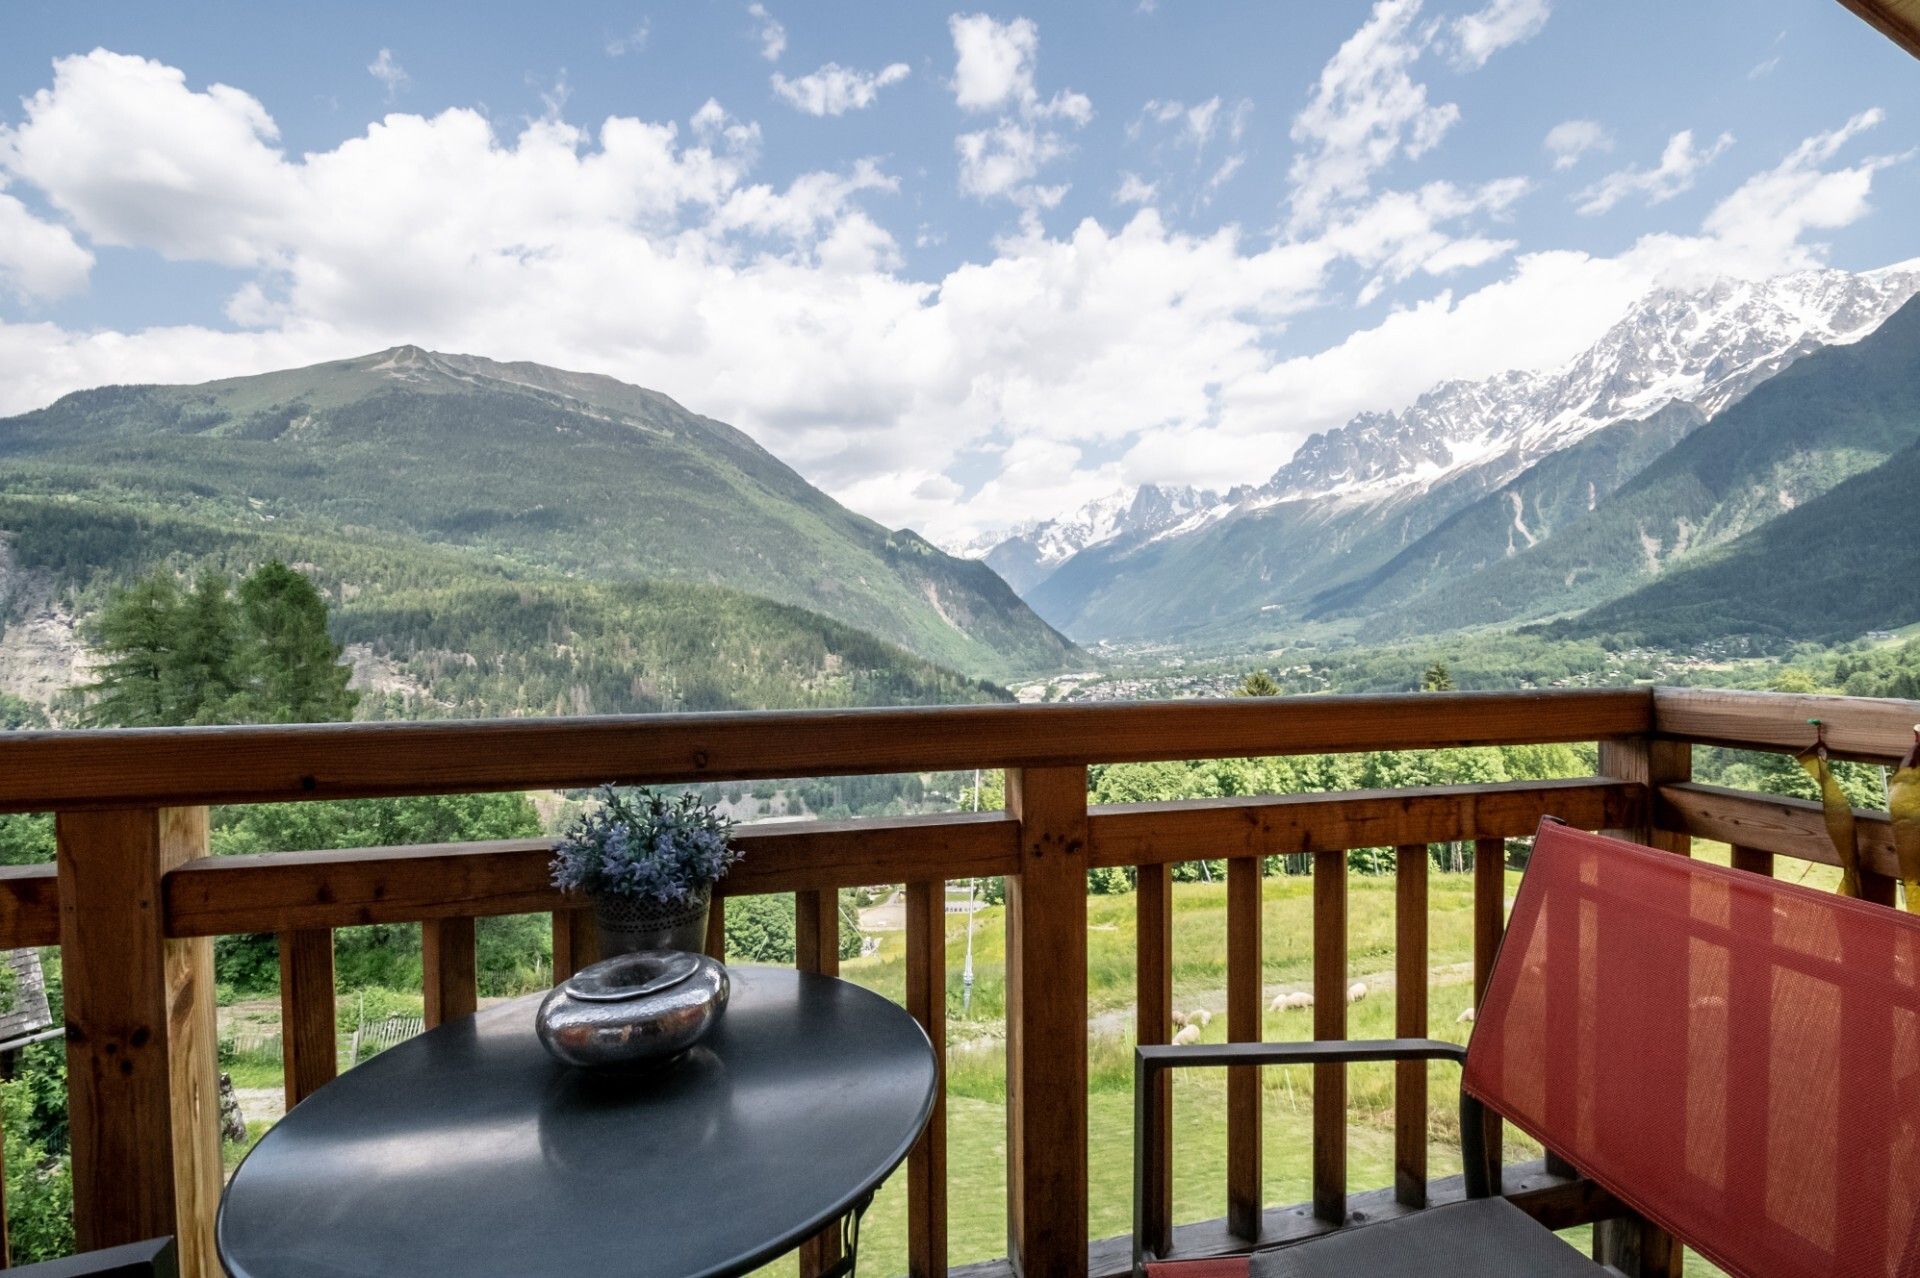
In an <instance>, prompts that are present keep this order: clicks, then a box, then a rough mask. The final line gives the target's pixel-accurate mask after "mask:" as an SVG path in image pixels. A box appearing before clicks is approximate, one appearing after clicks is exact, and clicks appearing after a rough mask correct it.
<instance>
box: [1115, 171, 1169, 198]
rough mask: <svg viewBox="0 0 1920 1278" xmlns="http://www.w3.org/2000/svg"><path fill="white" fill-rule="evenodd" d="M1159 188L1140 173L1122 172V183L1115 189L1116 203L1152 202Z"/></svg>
mask: <svg viewBox="0 0 1920 1278" xmlns="http://www.w3.org/2000/svg"><path fill="white" fill-rule="evenodd" d="M1158 194H1159V188H1158V187H1157V186H1155V185H1154V184H1153V183H1151V182H1149V181H1147V180H1146V179H1145V178H1143V177H1141V176H1140V175H1139V174H1138V173H1122V174H1121V175H1120V185H1119V186H1117V187H1115V188H1114V190H1113V202H1114V203H1115V204H1151V203H1153V200H1154V197H1155V196H1156V195H1158Z"/></svg>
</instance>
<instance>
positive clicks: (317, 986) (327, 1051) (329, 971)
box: [280, 927, 340, 1109]
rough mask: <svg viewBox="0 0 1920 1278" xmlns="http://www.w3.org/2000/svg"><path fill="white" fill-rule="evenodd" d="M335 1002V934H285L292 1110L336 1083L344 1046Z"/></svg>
mask: <svg viewBox="0 0 1920 1278" xmlns="http://www.w3.org/2000/svg"><path fill="white" fill-rule="evenodd" d="M337 1023H338V1022H337V1020H336V1016H335V1011H334V1002H333V929H331V928H324V927H315V928H301V929H300V930H299V931H296V932H282V933H280V1061H281V1072H282V1074H283V1075H284V1077H285V1081H286V1089H287V1108H288V1109H292V1108H293V1107H294V1106H295V1105H298V1104H299V1103H300V1102H301V1101H303V1100H305V1099H306V1098H307V1097H309V1096H311V1095H313V1094H314V1092H316V1091H318V1090H319V1089H320V1088H321V1087H323V1086H325V1085H326V1084H327V1083H329V1082H331V1081H332V1080H333V1076H334V1074H335V1073H337V1072H338V1071H339V1069H340V1040H339V1035H338V1032H337V1030H336V1026H337Z"/></svg>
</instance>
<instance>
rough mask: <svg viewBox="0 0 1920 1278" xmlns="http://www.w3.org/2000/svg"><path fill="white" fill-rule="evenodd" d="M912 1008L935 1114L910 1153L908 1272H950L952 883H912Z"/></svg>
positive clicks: (921, 1275)
mask: <svg viewBox="0 0 1920 1278" xmlns="http://www.w3.org/2000/svg"><path fill="white" fill-rule="evenodd" d="M907 1011H908V1012H910V1013H911V1014H912V1016H913V1019H915V1020H916V1021H919V1022H920V1028H921V1029H923V1030H925V1031H926V1032H927V1038H928V1040H929V1041H930V1042H931V1043H932V1044H933V1059H934V1069H935V1072H936V1075H937V1077H938V1079H939V1082H938V1084H937V1086H936V1088H935V1090H934V1096H933V1113H932V1114H931V1115H930V1116H929V1117H928V1118H927V1128H926V1130H925V1131H924V1132H922V1133H921V1134H920V1139H919V1140H918V1141H917V1142H916V1143H915V1144H914V1147H913V1149H912V1150H911V1151H909V1153H908V1154H907V1274H908V1278H936V1276H937V1275H943V1274H945V1273H946V1272H947V885H946V882H945V880H942V879H921V880H919V881H917V882H914V883H909V884H907Z"/></svg>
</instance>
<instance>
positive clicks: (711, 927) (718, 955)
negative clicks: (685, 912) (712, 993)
mask: <svg viewBox="0 0 1920 1278" xmlns="http://www.w3.org/2000/svg"><path fill="white" fill-rule="evenodd" d="M701 949H702V950H703V951H705V953H706V955H707V957H708V958H710V959H712V960H714V962H716V963H725V962H726V961H727V900H726V898H725V897H723V896H716V897H714V898H713V899H712V900H711V901H710V902H708V904H707V942H706V944H705V945H703V946H702V947H701Z"/></svg>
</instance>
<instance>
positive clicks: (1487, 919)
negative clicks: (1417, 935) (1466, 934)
mask: <svg viewBox="0 0 1920 1278" xmlns="http://www.w3.org/2000/svg"><path fill="white" fill-rule="evenodd" d="M1506 932H1507V843H1506V840H1505V839H1475V840H1474V841H1473V1006H1474V1010H1475V1011H1476V1012H1477V1011H1478V1010H1479V1007H1480V1000H1481V998H1482V997H1483V996H1484V995H1485V994H1486V992H1487V981H1488V979H1489V978H1490V977H1492V975H1493V960H1494V957H1495V956H1496V955H1497V954H1498V953H1499V952H1500V938H1501V937H1503V936H1505V935H1506ZM1486 1123H1487V1126H1486V1141H1487V1156H1488V1158H1489V1159H1491V1161H1492V1163H1493V1175H1494V1190H1495V1192H1498V1191H1499V1189H1500V1177H1501V1169H1502V1164H1503V1163H1504V1162H1505V1159H1504V1157H1503V1155H1502V1150H1503V1149H1504V1148H1505V1141H1506V1137H1505V1134H1504V1132H1503V1131H1502V1127H1503V1124H1502V1123H1501V1121H1500V1116H1499V1115H1498V1114H1496V1113H1494V1112H1493V1111H1492V1110H1488V1111H1487V1115H1486Z"/></svg>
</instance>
